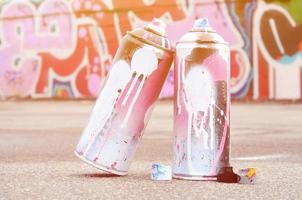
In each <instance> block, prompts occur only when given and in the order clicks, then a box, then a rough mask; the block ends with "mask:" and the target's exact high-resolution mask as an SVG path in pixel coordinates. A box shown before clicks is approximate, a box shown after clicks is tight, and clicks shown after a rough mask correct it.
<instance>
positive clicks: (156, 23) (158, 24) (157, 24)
mask: <svg viewBox="0 0 302 200" xmlns="http://www.w3.org/2000/svg"><path fill="white" fill-rule="evenodd" d="M166 26H167V25H166V24H165V23H164V22H163V21H162V20H160V19H158V18H153V20H152V22H151V23H149V24H147V25H146V28H147V29H150V30H152V31H153V32H155V33H156V34H158V35H160V36H166Z"/></svg>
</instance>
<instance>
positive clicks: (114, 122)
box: [75, 19, 174, 175]
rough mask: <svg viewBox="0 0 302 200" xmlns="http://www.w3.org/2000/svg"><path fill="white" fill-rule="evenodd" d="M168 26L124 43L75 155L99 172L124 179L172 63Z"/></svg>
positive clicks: (136, 33) (131, 35)
mask: <svg viewBox="0 0 302 200" xmlns="http://www.w3.org/2000/svg"><path fill="white" fill-rule="evenodd" d="M173 57H174V53H173V51H172V50H171V46H170V43H169V41H168V40H167V38H166V34H165V24H164V23H163V22H162V21H160V20H158V19H154V20H153V21H152V23H150V24H148V25H146V26H144V27H143V28H137V29H134V30H132V31H131V32H128V33H127V34H126V35H125V36H124V37H123V39H122V41H121V44H120V46H119V48H118V50H117V52H116V55H115V57H114V60H113V64H112V67H111V70H110V72H109V74H108V77H107V79H106V82H105V84H104V87H103V88H102V90H101V92H100V94H99V96H98V98H97V100H96V104H95V106H94V108H93V110H92V114H91V116H90V119H89V122H88V124H87V126H86V128H85V130H84V132H83V134H82V137H81V139H80V141H79V143H78V145H77V147H76V150H75V154H76V155H77V156H78V157H79V158H80V159H82V160H83V161H84V162H86V163H88V164H90V165H93V166H95V167H97V168H99V169H101V170H104V171H107V172H110V173H113V174H117V175H126V174H127V172H128V169H129V165H130V162H131V160H132V158H133V156H134V153H135V151H136V149H137V146H138V143H139V140H140V138H141V136H142V133H143V130H144V128H145V127H146V125H147V122H148V120H149V117H150V114H151V112H152V110H153V107H154V103H155V101H156V100H157V98H158V96H159V94H160V91H161V89H162V86H163V84H164V81H165V79H166V77H167V74H168V72H169V69H170V66H171V63H172V61H173Z"/></svg>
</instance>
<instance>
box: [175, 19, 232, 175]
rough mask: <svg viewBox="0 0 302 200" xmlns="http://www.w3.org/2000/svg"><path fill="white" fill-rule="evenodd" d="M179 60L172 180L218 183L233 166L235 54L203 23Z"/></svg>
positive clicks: (185, 40) (181, 47)
mask: <svg viewBox="0 0 302 200" xmlns="http://www.w3.org/2000/svg"><path fill="white" fill-rule="evenodd" d="M175 57H176V58H175V66H174V83H175V87H174V93H175V94H174V134H175V141H174V148H173V152H174V161H173V177H174V178H179V179H189V180H216V179H217V175H218V173H219V172H220V171H221V170H222V169H223V168H224V167H228V166H229V144H230V136H229V127H230V126H229V124H230V115H229V113H230V92H229V87H230V85H229V83H230V81H229V77H230V50H229V47H228V46H227V44H226V42H225V41H224V40H223V38H222V37H221V36H219V35H218V34H217V33H216V32H215V31H214V30H213V29H212V28H211V27H210V25H209V23H208V20H207V19H199V20H196V21H195V23H194V26H193V29H192V30H191V31H189V32H188V33H186V34H185V35H183V36H182V38H181V39H180V41H179V42H178V43H177V44H176V56H175Z"/></svg>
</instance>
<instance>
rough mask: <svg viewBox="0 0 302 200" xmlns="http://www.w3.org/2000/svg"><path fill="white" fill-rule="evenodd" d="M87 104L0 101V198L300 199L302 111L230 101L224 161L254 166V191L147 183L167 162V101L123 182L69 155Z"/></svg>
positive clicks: (197, 183)
mask: <svg viewBox="0 0 302 200" xmlns="http://www.w3.org/2000/svg"><path fill="white" fill-rule="evenodd" d="M93 104H94V102H93V101H15V102H0V152H1V154H0V199H101V200H103V199H124V200H125V199H137V200H139V199H291V200H292V199H302V186H301V185H302V178H301V177H302V175H301V174H302V105H298V104H295V105H290V104H267V103H265V104H242V103H234V104H233V105H232V110H231V116H232V117H231V123H232V124H231V142H232V151H231V152H232V159H231V163H232V165H233V166H234V168H235V169H239V168H245V167H255V168H256V169H257V183H256V184H255V185H239V184H223V183H217V182H201V181H181V180H172V181H167V182H154V181H151V180H150V178H149V177H150V168H151V164H152V163H154V162H157V163H163V164H170V163H171V158H172V150H171V147H172V109H173V107H172V102H171V101H164V102H159V103H158V104H157V106H156V107H155V110H154V112H153V115H152V118H151V120H150V122H149V125H148V127H147V129H146V131H145V134H144V137H143V140H142V142H141V145H140V147H139V149H138V152H137V154H136V156H135V159H134V162H133V163H132V165H131V170H130V173H129V175H128V176H126V177H116V176H111V175H109V174H106V173H103V172H101V171H99V170H97V169H95V168H93V167H90V166H88V165H86V164H84V163H82V162H81V161H80V160H79V159H77V158H76V157H75V156H74V154H73V150H74V148H75V145H76V143H77V141H78V139H79V137H80V134H81V131H82V130H83V127H84V126H85V123H86V122H87V119H88V116H89V112H90V111H91V109H92V106H93Z"/></svg>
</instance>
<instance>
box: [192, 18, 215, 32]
mask: <svg viewBox="0 0 302 200" xmlns="http://www.w3.org/2000/svg"><path fill="white" fill-rule="evenodd" d="M193 28H194V29H206V28H211V26H210V23H209V20H208V18H201V19H197V20H195V22H194V26H193Z"/></svg>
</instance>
